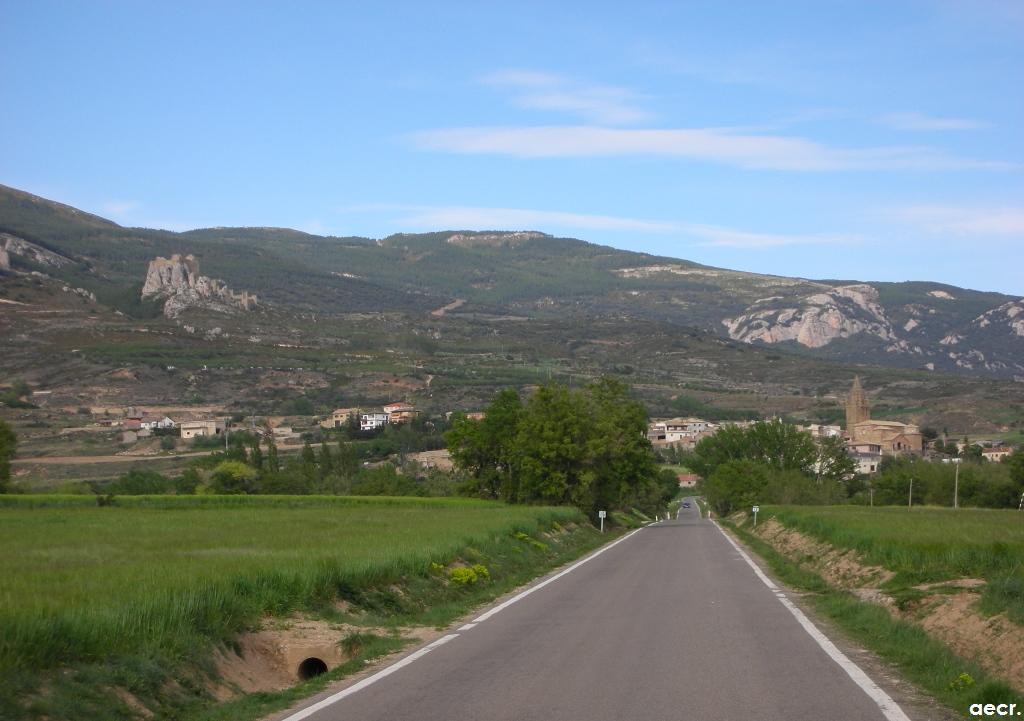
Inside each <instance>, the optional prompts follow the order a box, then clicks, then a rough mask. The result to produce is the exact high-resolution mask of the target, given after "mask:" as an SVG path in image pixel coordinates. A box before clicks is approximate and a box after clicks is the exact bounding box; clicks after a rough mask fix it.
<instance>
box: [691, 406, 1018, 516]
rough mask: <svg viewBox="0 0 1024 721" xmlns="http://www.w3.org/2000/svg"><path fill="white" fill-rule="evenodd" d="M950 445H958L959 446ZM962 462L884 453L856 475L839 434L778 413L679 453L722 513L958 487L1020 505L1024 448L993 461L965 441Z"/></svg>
mask: <svg viewBox="0 0 1024 721" xmlns="http://www.w3.org/2000/svg"><path fill="white" fill-rule="evenodd" d="M950 445H952V449H953V450H952V452H953V453H955V452H956V447H955V445H954V444H950ZM960 456H961V457H960V458H959V459H958V460H959V461H960V464H959V467H960V470H959V477H957V473H958V472H957V464H953V463H942V462H934V461H929V460H925V459H923V458H920V457H917V456H904V457H899V458H897V457H885V458H883V459H882V463H881V468H880V471H879V473H878V474H877V475H876V476H874V477H869V476H865V475H861V474H858V473H857V472H856V471H857V467H856V464H855V463H854V461H853V459H851V458H850V457H849V456H848V455H847V453H846V450H845V448H844V445H843V442H842V439H840V438H838V437H833V438H821V439H817V440H816V439H813V438H812V437H811V435H810V434H809V433H807V432H806V431H803V430H801V429H799V428H797V427H796V426H793V425H790V424H788V423H784V422H782V421H780V420H772V421H760V422H757V423H753V424H751V425H750V426H748V427H745V428H740V427H735V426H733V427H725V428H722V429H720V430H719V431H718V432H717V433H716V434H715V435H713V436H710V437H708V438H704V439H702V440H701V441H700V442H698V443H697V445H696V447H695V448H694V451H693V453H692V454H689V455H688V456H685V457H684V458H681V459H680V460H681V462H683V463H684V464H686V465H687V466H689V467H690V468H691V469H692V470H693V471H694V472H695V473H697V474H699V475H701V476H703V478H704V479H705V480H704V482H703V484H702V491H703V493H704V494H705V496H706V497H707V499H708V502H709V503H710V504H711V507H712V508H713V509H714V510H715V511H716V512H717V513H718V514H720V515H728V514H729V513H733V512H735V511H737V510H747V509H749V508H750V507H751V506H753V505H755V504H758V503H775V504H804V505H817V504H838V503H859V504H865V505H866V504H870V503H874V504H878V505H893V504H901V503H908V502H909V501H910V500H911V495H910V491H911V482H913V501H914V503H919V504H923V505H937V506H952V505H953V498H954V493H955V491H954V486H958V489H957V491H956V492H957V495H958V502H959V504H960V505H962V506H978V507H988V508H1009V507H1013V508H1016V507H1017V506H1018V504H1019V503H1020V501H1021V497H1022V494H1024V451H1020V450H1018V451H1017V452H1016V453H1014V454H1013V455H1012V456H1010V457H1009V458H1008V459H1006V461H1004V462H1003V463H988V462H986V461H984V459H982V458H981V452H980V448H977V449H974V448H971V447H967V448H966V449H965V450H964V451H963V452H962V453H960Z"/></svg>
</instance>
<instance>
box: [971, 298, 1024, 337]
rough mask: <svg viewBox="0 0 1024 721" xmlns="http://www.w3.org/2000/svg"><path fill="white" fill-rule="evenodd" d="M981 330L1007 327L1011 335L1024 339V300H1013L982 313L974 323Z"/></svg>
mask: <svg viewBox="0 0 1024 721" xmlns="http://www.w3.org/2000/svg"><path fill="white" fill-rule="evenodd" d="M971 324H972V325H975V326H977V327H979V328H987V327H989V326H994V327H998V326H1005V327H1007V328H1008V329H1009V331H1010V332H1011V333H1013V334H1014V335H1017V336H1022V337H1024V298H1022V299H1021V300H1011V301H1010V302H1009V303H1003V304H1002V305H1001V306H999V307H997V308H993V309H992V310H990V311H986V312H985V313H982V314H981V315H979V316H978V317H977V318H975V319H974V320H973V321H972V322H971Z"/></svg>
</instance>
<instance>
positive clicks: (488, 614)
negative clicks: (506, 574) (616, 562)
mask: <svg viewBox="0 0 1024 721" xmlns="http://www.w3.org/2000/svg"><path fill="white" fill-rule="evenodd" d="M646 527H647V526H644V528H646ZM642 530H643V528H638V529H636V530H635V531H633V532H632V533H627V534H626V535H625V536H623V537H622V538H620V539H619V540H617V541H615V542H614V543H609V544H608V545H607V546H604V547H603V548H599V549H597V550H596V551H594V552H593V553H591V554H590V555H589V556H587V557H586V558H584V559H583V560H582V561H577V562H576V563H574V564H572V565H571V566H569V567H568V568H567V569H565V570H564V571H560V572H558V573H556V574H555V575H554V576H552V577H551V578H548V579H546V580H544V581H541V582H540V583H538V584H537V585H536V586H530V587H529V588H528V589H526V590H525V591H523V592H521V593H517V594H516V595H515V596H513V597H512V598H510V599H508V600H507V601H505V602H504V603H499V604H498V605H497V606H495V607H494V608H492V609H491V610H490V611H487V612H486V613H482V614H480V615H479V616H477V617H476V618H474V619H473V623H483V622H484V621H486V620H487V619H489V618H490V617H491V616H494V615H496V614H499V613H501V612H502V611H504V610H505V609H506V608H508V607H509V606H511V605H512V604H513V603H516V602H518V601H522V600H523V599H524V598H526V597H527V596H529V595H530V594H531V593H533V592H534V591H539V590H540V589H542V588H544V587H545V586H547V585H548V584H549V583H554V582H555V581H557V580H558V579H560V578H561V577H562V576H564V575H565V574H567V573H572V572H573V571H575V570H576V569H577V568H579V567H580V566H582V565H583V564H584V563H587V562H588V561H592V560H594V559H595V558H597V557H598V556H600V555H601V554H602V553H604V552H605V551H609V550H611V549H613V548H615V547H616V546H617V545H619V544H620V543H622V542H623V541H625V540H626V539H627V538H630V537H632V536H634V535H636V534H637V533H639V532H640V531H642Z"/></svg>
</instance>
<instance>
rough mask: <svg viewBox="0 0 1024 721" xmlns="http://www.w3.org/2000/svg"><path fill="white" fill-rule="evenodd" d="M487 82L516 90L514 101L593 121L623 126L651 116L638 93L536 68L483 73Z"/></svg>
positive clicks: (485, 82) (520, 105) (533, 107)
mask: <svg viewBox="0 0 1024 721" xmlns="http://www.w3.org/2000/svg"><path fill="white" fill-rule="evenodd" d="M480 80H481V82H483V83H484V84H486V85H490V86H493V87H499V88H507V89H511V90H513V91H515V93H516V96H515V98H514V101H513V102H514V103H515V104H516V105H518V106H519V107H521V108H528V109H531V110H554V111H557V112H565V113H570V114H573V115H578V116H580V117H582V118H584V119H586V120H588V121H590V122H595V123H607V124H609V125H622V124H629V123H636V122H639V121H642V120H647V119H648V118H650V114H649V113H648V112H646V111H645V110H642V109H641V108H639V107H638V106H637V103H638V100H639V99H638V97H637V95H636V94H635V93H634V92H633V91H631V90H629V89H628V88H623V87H618V86H614V85H587V84H583V83H579V82H576V81H573V80H571V79H569V78H567V77H565V76H562V75H556V74H554V73H544V72H537V71H533V70H501V71H498V72H494V73H490V74H488V75H485V76H483V77H482V78H481V79H480Z"/></svg>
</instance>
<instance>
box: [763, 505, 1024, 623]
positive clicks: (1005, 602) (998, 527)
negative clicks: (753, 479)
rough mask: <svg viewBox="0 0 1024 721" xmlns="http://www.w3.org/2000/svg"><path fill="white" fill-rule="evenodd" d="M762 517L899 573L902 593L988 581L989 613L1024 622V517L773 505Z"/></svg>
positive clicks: (984, 512) (936, 510)
mask: <svg viewBox="0 0 1024 721" xmlns="http://www.w3.org/2000/svg"><path fill="white" fill-rule="evenodd" d="M765 512H766V514H765ZM762 513H763V514H765V515H762V518H768V517H770V516H775V517H776V518H777V519H778V520H779V521H780V522H781V523H783V524H784V525H786V526H788V527H790V528H795V529H797V530H799V531H803V532H804V533H807V534H809V535H811V536H814V537H815V538H818V539H821V540H823V541H827V542H829V543H831V544H832V545H834V546H837V547H840V548H852V549H855V550H857V551H858V552H860V553H861V554H863V556H864V558H865V560H867V561H868V562H869V563H872V564H877V565H880V566H884V567H885V568H888V569H890V570H892V571H895V572H896V574H897V575H896V577H895V578H894V579H893V580H892V581H890V586H891V587H892V588H894V589H898V588H900V587H906V586H910V585H913V584H918V583H924V582H929V581H944V580H951V579H956V578H983V579H985V580H986V581H987V584H986V586H985V591H984V596H983V608H987V609H989V610H992V611H997V610H1002V609H1007V610H1008V611H1009V613H1010V616H1011V618H1014V619H1015V620H1017V621H1018V622H1021V623H1024V513H1021V512H1019V511H1013V510H990V509H975V508H972V509H959V510H953V509H950V508H914V509H908V508H900V507H875V508H870V507H868V508H865V507H863V506H832V507H811V506H768V507H765V508H764V509H763V511H762Z"/></svg>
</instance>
